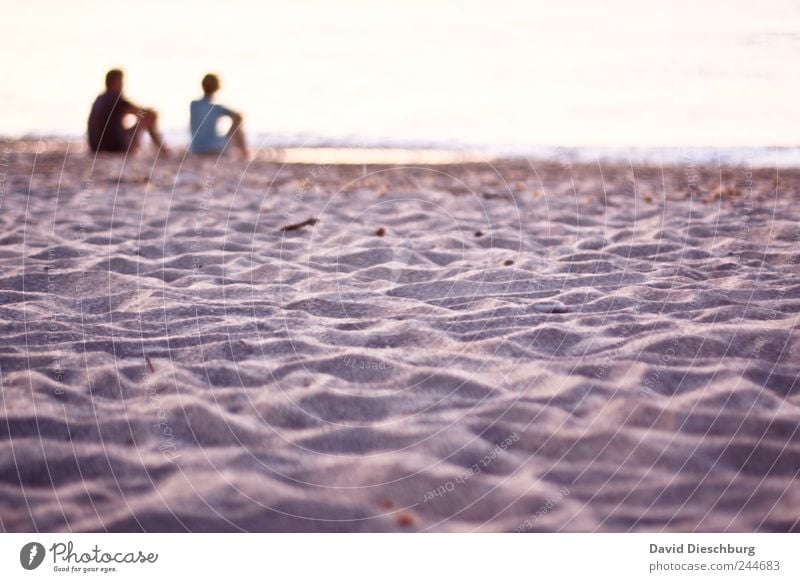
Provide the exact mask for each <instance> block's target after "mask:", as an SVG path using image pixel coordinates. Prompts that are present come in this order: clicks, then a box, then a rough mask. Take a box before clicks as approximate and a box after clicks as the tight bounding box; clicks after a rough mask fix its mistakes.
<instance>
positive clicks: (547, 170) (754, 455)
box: [0, 141, 800, 532]
mask: <svg viewBox="0 0 800 582" xmlns="http://www.w3.org/2000/svg"><path fill="white" fill-rule="evenodd" d="M4 150H5V153H3V154H2V164H0V177H2V181H0V192H1V193H2V198H0V219H2V225H3V228H2V233H1V234H0V266H1V269H2V270H1V271H0V383H1V385H0V398H1V400H0V412H1V414H2V417H3V418H2V419H1V420H0V529H1V530H3V531H9V532H20V531H486V532H493V531H612V532H620V531H782V532H783V531H796V530H798V529H800V525H798V519H800V518H799V517H798V516H800V485H798V481H797V476H798V472H800V434H799V433H800V423H799V422H798V418H800V417H799V416H798V415H799V414H800V387H798V381H797V374H798V366H799V365H800V351H799V350H800V347H798V345H799V344H798V339H799V337H798V330H797V323H798V311H800V263H798V257H800V229H799V227H798V225H800V170H780V171H777V170H776V169H774V168H773V169H756V168H749V167H747V166H746V165H744V166H740V167H716V166H709V165H701V164H696V163H694V162H693V161H692V160H690V159H687V160H686V163H685V164H681V165H675V166H669V167H655V166H653V167H645V166H632V165H630V164H624V163H602V164H599V163H598V164H583V165H579V164H571V163H570V162H569V161H568V160H560V161H559V160H552V161H549V162H546V161H528V160H522V159H520V160H505V161H485V162H473V163H461V164H456V163H438V164H431V165H425V164H423V163H418V164H414V165H380V164H378V163H370V164H369V165H366V166H364V165H341V164H339V165H337V164H333V163H327V162H326V161H325V160H324V159H323V160H320V161H319V163H286V162H282V161H280V160H276V159H270V158H269V157H267V156H263V155H262V156H261V157H257V158H256V160H255V161H253V162H250V163H245V162H239V161H235V160H222V161H219V163H217V160H216V159H215V158H198V157H185V156H183V154H182V153H177V154H174V155H173V156H172V157H170V158H168V159H157V160H156V158H155V156H154V154H153V153H152V152H151V151H150V150H148V149H146V150H145V151H143V152H141V153H140V154H138V155H137V156H135V157H131V158H124V157H122V156H120V157H107V156H99V157H94V156H92V155H90V154H89V153H88V152H87V151H86V149H85V148H84V146H82V145H76V144H74V143H70V144H68V143H66V142H48V143H47V144H40V143H38V142H36V141H15V142H7V143H2V144H0V151H4ZM285 159H286V160H291V156H288V157H286V158H285ZM437 161H442V160H437ZM286 227H289V228H286Z"/></svg>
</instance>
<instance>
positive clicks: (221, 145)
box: [189, 74, 249, 158]
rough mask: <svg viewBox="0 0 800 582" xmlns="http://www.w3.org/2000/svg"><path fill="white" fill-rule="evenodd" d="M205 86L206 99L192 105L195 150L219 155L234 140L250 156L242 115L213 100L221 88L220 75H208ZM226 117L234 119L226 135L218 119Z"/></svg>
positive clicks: (203, 82) (204, 78) (246, 155)
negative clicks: (243, 129) (220, 130)
mask: <svg viewBox="0 0 800 582" xmlns="http://www.w3.org/2000/svg"><path fill="white" fill-rule="evenodd" d="M202 86H203V98H202V99H197V100H196V101H192V104H191V107H190V119H189V121H190V126H191V130H192V143H191V145H190V149H191V151H192V153H194V154H217V155H219V154H221V153H222V152H223V151H225V148H226V147H227V146H228V144H229V143H232V144H233V145H234V146H236V148H237V149H238V150H239V152H241V154H242V156H243V157H245V158H247V157H248V156H249V154H248V151H247V145H246V144H245V141H244V132H243V131H242V116H241V114H239V113H237V112H235V111H232V110H231V109H228V108H227V107H223V106H222V105H218V104H216V103H214V102H213V100H214V94H215V93H216V92H217V91H219V87H220V83H219V78H218V77H217V76H216V75H212V74H208V75H206V76H205V77H203V81H202ZM223 117H229V118H230V120H231V127H230V129H229V130H228V132H227V133H225V134H223V133H220V132H219V130H218V128H217V122H218V121H219V120H220V119H221V118H223Z"/></svg>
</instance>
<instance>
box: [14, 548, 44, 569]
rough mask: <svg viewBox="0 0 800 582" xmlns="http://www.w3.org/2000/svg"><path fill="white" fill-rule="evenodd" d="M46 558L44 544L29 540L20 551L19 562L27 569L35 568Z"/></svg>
mask: <svg viewBox="0 0 800 582" xmlns="http://www.w3.org/2000/svg"><path fill="white" fill-rule="evenodd" d="M43 560H44V546H43V545H42V544H40V543H39V542H29V543H27V544H25V545H24V546H22V549H21V550H20V551H19V563H20V564H22V567H23V568H25V569H26V570H35V569H36V568H38V567H39V566H40V565H41V563H42V561H43Z"/></svg>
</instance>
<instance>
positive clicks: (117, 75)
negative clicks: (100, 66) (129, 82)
mask: <svg viewBox="0 0 800 582" xmlns="http://www.w3.org/2000/svg"><path fill="white" fill-rule="evenodd" d="M106 91H108V92H110V93H122V71H120V70H119V69H111V70H110V71H109V72H107V73H106Z"/></svg>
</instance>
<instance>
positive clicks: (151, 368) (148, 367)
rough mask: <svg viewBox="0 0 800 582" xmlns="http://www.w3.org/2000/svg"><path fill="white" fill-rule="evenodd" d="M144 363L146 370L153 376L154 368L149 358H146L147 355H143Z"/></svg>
mask: <svg viewBox="0 0 800 582" xmlns="http://www.w3.org/2000/svg"><path fill="white" fill-rule="evenodd" d="M144 361H145V362H146V363H147V369H148V370H150V373H151V374H155V373H156V369H155V366H153V362H151V361H150V358H149V357H148V356H147V354H145V355H144Z"/></svg>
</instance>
